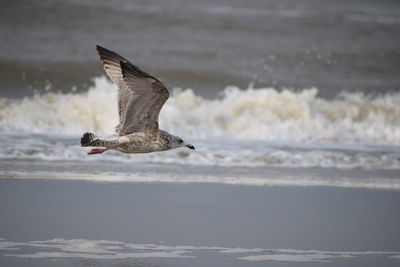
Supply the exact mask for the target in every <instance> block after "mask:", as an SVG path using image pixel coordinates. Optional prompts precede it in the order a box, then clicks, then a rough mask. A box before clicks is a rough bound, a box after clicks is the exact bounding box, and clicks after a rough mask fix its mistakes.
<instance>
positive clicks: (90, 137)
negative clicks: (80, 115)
mask: <svg viewBox="0 0 400 267" xmlns="http://www.w3.org/2000/svg"><path fill="white" fill-rule="evenodd" d="M94 141H96V136H95V135H94V134H93V133H84V134H83V136H82V137H81V146H93V145H94V146H96V144H93V143H95V142H94Z"/></svg>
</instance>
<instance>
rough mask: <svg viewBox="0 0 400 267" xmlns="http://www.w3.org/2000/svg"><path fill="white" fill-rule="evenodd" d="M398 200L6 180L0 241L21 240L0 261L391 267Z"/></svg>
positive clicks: (300, 190)
mask: <svg viewBox="0 0 400 267" xmlns="http://www.w3.org/2000/svg"><path fill="white" fill-rule="evenodd" d="M398 203H400V193H399V192H398V191H384V190H367V189H346V188H335V187H273V186H272V187H271V186H260V187H256V186H238V185H221V184H167V183H130V182H118V183H113V182H86V181H49V180H7V179H3V180H0V217H1V220H0V237H1V238H3V239H2V240H0V244H3V247H4V244H6V242H21V243H20V244H19V245H18V244H14V246H11V247H10V246H8V250H5V249H4V250H0V253H1V256H0V265H1V266H77V265H78V266H282V262H281V261H283V262H285V266H298V264H299V263H300V262H305V263H308V264H311V263H312V266H328V265H329V266H378V265H379V266H398V264H399V259H395V258H396V257H398V255H400V231H399V228H398V226H399V225H400V211H399V209H398ZM55 238H59V239H60V240H61V241H60V240H59V241H54V239H55ZM75 239H79V240H80V241H77V242H78V243H79V242H80V243H79V244H78V245H76V247H75V249H71V244H70V242H72V241H71V240H75ZM49 240H53V241H49ZM98 240H108V241H114V242H118V244H114V245H113V246H116V247H114V248H112V247H109V246H111V245H110V244H108V243H107V244H99V243H98ZM28 241H36V242H38V243H35V242H34V243H29V242H28ZM42 241H46V242H44V243H46V246H44V247H43V243H40V242H42ZM52 242H53V243H56V245H54V244H53V243H52ZM96 242H97V243H96ZM37 244H42V245H41V246H42V247H38V246H37ZM74 244H75V243H74ZM144 244H151V246H152V248H151V249H150V250H149V247H146V246H145V245H144ZM181 246H190V247H185V248H182V247H181ZM88 247H89V248H90V249H92V251H91V250H90V249H89V250H88ZM10 248H13V250H10ZM76 248H77V250H78V251H74V250H76ZM236 248H240V249H241V250H239V251H238V250H236V251H235V250H234V249H236ZM113 249H114V250H113ZM118 249H119V250H120V252H123V253H136V252H145V254H143V257H142V256H140V255H139V256H138V255H133V254H130V255H131V257H129V256H128V254H118V255H116V254H115V255H114V254H113V253H114V252H115V251H116V250H118ZM242 249H250V251H247V252H246V251H243V250H242ZM257 249H258V250H257ZM287 249H294V250H295V251H292V250H287ZM182 250H183V252H182ZM310 250H312V251H310ZM149 251H151V252H154V251H156V252H157V253H161V254H157V255H161V256H155V255H156V254H148V252H149ZM366 251H369V252H366ZM43 252H56V254H51V256H47V257H46V256H44V254H37V253H43ZM72 252H74V253H76V252H78V255H73V254H71V253H72ZM57 253H58V254H57ZM60 253H64V254H60ZM146 253H147V254H146ZM335 253H336V254H335ZM357 253H359V254H357ZM7 254H13V255H15V254H17V255H19V257H17V256H6V255H7ZM21 255H22V256H21ZM32 255H34V256H32ZM35 255H36V256H35ZM41 255H42V256H43V257H42V256H41ZM49 255H50V254H49ZM121 255H122V256H121ZM132 255H133V256H132ZM152 255H153V256H152ZM165 255H166V256H165ZM266 255H267V256H266ZM304 255H308V256H304ZM254 256H255V257H254ZM141 257H142V258H141ZM328 262H329V264H328Z"/></svg>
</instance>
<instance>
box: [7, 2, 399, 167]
mask: <svg viewBox="0 0 400 267" xmlns="http://www.w3.org/2000/svg"><path fill="white" fill-rule="evenodd" d="M0 5H1V8H0V12H1V14H0V35H1V42H0V48H1V49H0V80H1V86H0V139H1V141H2V142H3V143H4V144H7V145H6V146H5V147H4V149H3V150H2V151H1V152H0V158H2V159H4V160H10V161H12V160H16V159H17V160H26V159H28V160H34V161H39V162H41V163H43V164H44V163H46V162H51V161H57V160H59V161H69V162H76V161H85V162H87V161H91V160H93V161H96V160H104V161H110V160H111V161H112V160H114V161H116V162H119V161H123V160H128V162H132V161H136V162H141V163H143V162H144V163H149V162H150V163H155V164H164V163H168V164H172V163H173V164H178V165H182V164H186V165H191V164H192V165H201V166H209V167H210V166H240V167H243V166H247V167H254V166H257V167H260V166H261V167H265V166H267V167H271V166H279V167H282V166H283V167H301V168H303V167H324V168H327V167H328V168H362V169H390V170H393V169H394V170H399V169H400V149H399V147H400V146H399V145H400V93H399V89H400V87H399V84H400V75H399V74H400V73H399V70H400V50H399V47H400V3H399V1H390V0H336V1H329V0H302V1H298V0H280V1H264V0H263V1H261V0H260V1H258V0H252V1H248V0H229V1H228V0H218V1H215V0H199V1H183V0H163V1H155V0H150V1H148V0H146V1H128V0H115V1H108V0H87V1H78V0H68V1H49V0H40V1H39V0H38V1H18V0H16V1H1V4H0ZM97 44H99V45H101V46H104V47H106V48H109V49H111V50H113V51H115V52H117V53H119V54H121V55H122V56H123V57H125V58H127V59H128V60H130V61H132V62H133V63H135V64H136V65H138V66H140V67H141V68H142V69H143V70H145V71H146V72H148V73H150V74H152V75H154V76H156V77H158V78H159V79H160V80H161V81H163V82H164V83H165V85H166V86H167V87H168V88H169V89H170V91H171V98H170V100H169V101H167V103H166V105H165V106H164V108H163V110H162V112H161V115H160V126H161V128H162V129H165V130H167V131H170V132H171V133H173V134H177V135H179V136H181V137H182V138H184V139H185V140H186V141H187V142H189V143H194V144H195V146H196V147H198V150H197V151H196V153H186V152H184V151H181V150H174V151H171V152H168V153H169V156H168V157H166V156H165V155H163V154H151V155H141V156H140V157H137V156H136V155H133V156H132V155H125V154H121V153H114V152H112V151H110V152H109V153H105V154H106V155H104V156H103V155H102V157H99V158H96V159H94V158H88V157H87V156H86V154H85V150H84V149H83V148H80V147H79V138H80V136H81V135H82V133H84V132H87V131H93V132H96V133H99V134H106V135H109V134H112V133H113V131H114V126H115V125H116V122H117V113H116V94H117V90H116V88H115V86H114V85H112V83H111V82H110V81H109V80H107V79H106V78H105V73H104V71H103V69H102V65H101V63H100V60H99V58H98V55H97V51H96V50H95V46H96V45H97ZM189 88H190V89H189ZM252 88H255V89H252Z"/></svg>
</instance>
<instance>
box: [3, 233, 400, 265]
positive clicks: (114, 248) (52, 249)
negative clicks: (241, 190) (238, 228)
mask: <svg viewBox="0 0 400 267" xmlns="http://www.w3.org/2000/svg"><path fill="white" fill-rule="evenodd" d="M8 250H14V251H17V252H18V253H14V254H10V253H3V254H0V255H2V256H8V257H17V258H30V259H57V258H62V259H75V258H79V259H96V260H115V259H145V258H176V259H179V258H182V259H193V258H197V257H198V256H197V255H194V253H196V252H207V253H222V254H225V255H235V257H237V259H239V260H242V261H257V262H264V261H278V262H298V263H301V262H332V261H334V260H336V259H340V258H351V257H363V256H375V257H389V259H399V253H400V252H396V251H356V252H352V251H319V250H295V249H261V248H256V249H248V248H240V247H237V248H228V247H211V246H167V245H157V244H132V243H125V242H117V241H108V240H86V239H71V240H67V239H61V238H58V239H52V240H44V241H28V242H9V241H7V240H6V239H0V251H8ZM248 254H251V255H248Z"/></svg>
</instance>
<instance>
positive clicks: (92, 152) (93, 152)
mask: <svg viewBox="0 0 400 267" xmlns="http://www.w3.org/2000/svg"><path fill="white" fill-rule="evenodd" d="M107 150H109V148H104V149H100V148H95V149H92V150H90V151H89V152H88V153H87V154H88V155H94V154H101V153H103V152H106V151H107Z"/></svg>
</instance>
